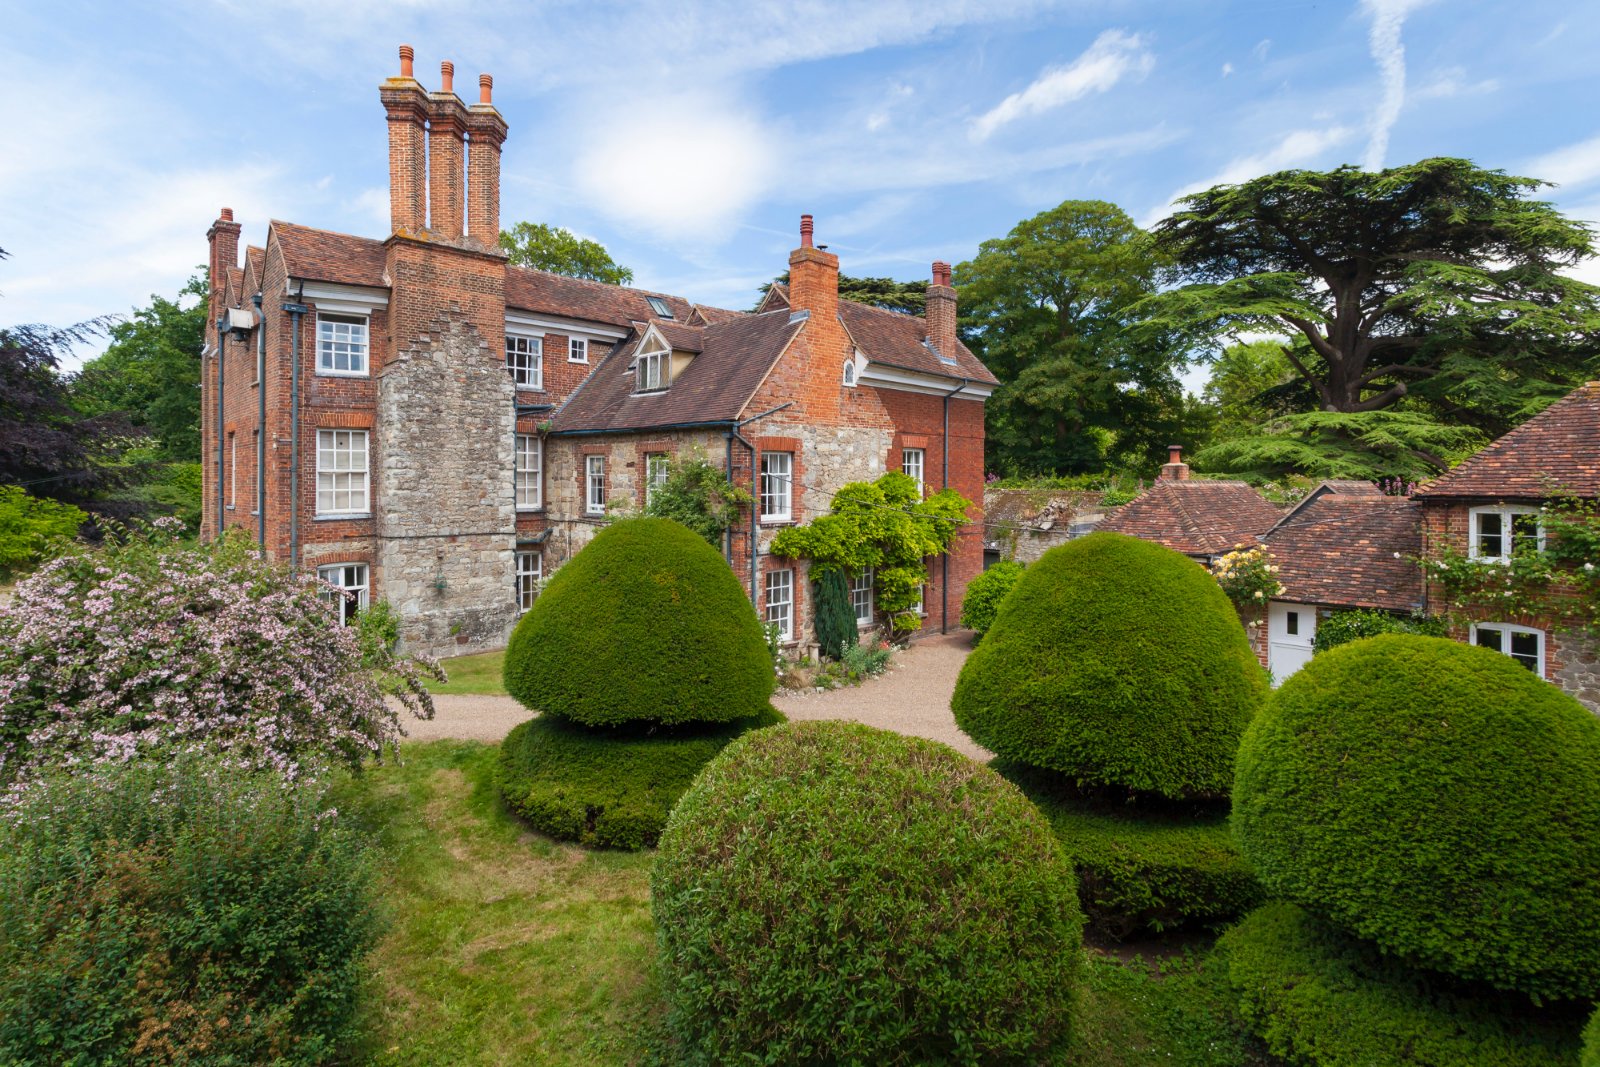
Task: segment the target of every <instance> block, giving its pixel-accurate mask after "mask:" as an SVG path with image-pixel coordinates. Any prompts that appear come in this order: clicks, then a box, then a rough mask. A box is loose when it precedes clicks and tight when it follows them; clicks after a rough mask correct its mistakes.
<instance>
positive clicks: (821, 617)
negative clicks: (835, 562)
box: [811, 570, 860, 660]
mask: <svg viewBox="0 0 1600 1067" xmlns="http://www.w3.org/2000/svg"><path fill="white" fill-rule="evenodd" d="M811 588H812V590H813V595H812V597H811V605H812V608H813V609H814V613H815V616H816V629H817V644H818V646H819V647H820V648H821V650H822V654H823V655H824V656H827V657H828V658H829V659H835V660H837V659H843V658H844V654H845V653H846V652H847V651H849V650H850V649H852V648H855V647H856V645H857V643H858V640H859V637H860V634H859V631H858V629H857V625H858V624H857V623H856V609H855V605H854V604H852V603H851V602H850V586H849V585H848V584H847V583H846V582H845V580H844V572H843V571H839V570H825V571H823V572H822V573H821V574H819V575H818V576H817V580H816V581H814V582H812V583H811Z"/></svg>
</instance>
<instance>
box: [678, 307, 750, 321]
mask: <svg viewBox="0 0 1600 1067" xmlns="http://www.w3.org/2000/svg"><path fill="white" fill-rule="evenodd" d="M748 314H750V313H749V312H748V311H732V310H730V309H728V308H714V307H708V306H706V305H705V304H696V305H695V306H694V310H693V311H691V312H690V313H689V325H690V326H717V325H720V324H721V323H724V322H732V321H733V320H734V319H739V318H743V317H744V316H746V315H748Z"/></svg>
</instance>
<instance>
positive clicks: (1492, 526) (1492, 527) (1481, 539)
mask: <svg viewBox="0 0 1600 1067" xmlns="http://www.w3.org/2000/svg"><path fill="white" fill-rule="evenodd" d="M1477 518H1478V555H1480V556H1488V557H1491V558H1492V557H1499V556H1503V555H1505V547H1504V538H1502V537H1501V533H1500V531H1501V519H1500V515H1499V513H1498V512H1493V511H1486V512H1481V513H1479V515H1478V516H1477Z"/></svg>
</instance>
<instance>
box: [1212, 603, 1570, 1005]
mask: <svg viewBox="0 0 1600 1067" xmlns="http://www.w3.org/2000/svg"><path fill="white" fill-rule="evenodd" d="M1233 825H1234V832H1235V834H1236V835H1237V836H1238V839H1239V842H1240V846H1241V848H1242V850H1243V852H1244V854H1245V856H1246V857H1247V858H1248V859H1249V860H1250V861H1251V863H1252V864H1253V865H1254V866H1255V869H1256V872H1257V874H1258V876H1259V877H1260V878H1261V880H1262V882H1263V884H1264V885H1265V886H1266V887H1267V890H1268V892H1269V893H1271V894H1272V895H1274V896H1279V897H1283V898H1285V899H1288V900H1291V901H1294V902H1295V903H1298V904H1301V905H1303V906H1304V907H1306V908H1307V909H1309V910H1311V911H1312V912H1314V913H1316V914H1318V915H1319V916H1321V917H1323V918H1325V919H1327V920H1329V921H1331V922H1333V923H1334V924H1336V925H1338V926H1340V927H1343V928H1345V929H1348V930H1350V931H1351V932H1352V933H1354V934H1356V935H1358V936H1360V937H1364V938H1368V939H1370V940H1372V941H1374V942H1376V943H1377V944H1378V945H1379V946H1381V947H1382V948H1383V949H1384V950H1386V951H1388V952H1390V953H1392V954H1394V955H1396V956H1399V957H1402V958H1404V959H1406V960H1408V961H1409V962H1411V963H1412V964H1414V965H1417V966H1423V967H1428V968H1431V969H1435V970H1439V971H1443V972H1446V973H1448V974H1453V975H1457V976H1459V977H1461V978H1465V979H1472V980H1477V981H1482V982H1486V983H1488V984H1490V985H1493V986H1494V987H1496V988H1498V989H1503V990H1516V991H1520V992H1523V993H1526V994H1528V995H1530V996H1532V997H1535V998H1560V997H1586V998H1590V999H1593V998H1594V997H1595V996H1596V995H1597V994H1600V877H1597V874H1600V720H1597V719H1596V718H1595V717H1594V716H1593V715H1592V714H1590V713H1589V712H1588V711H1586V710H1584V708H1583V707H1582V705H1580V704H1579V703H1578V702H1577V701H1576V700H1574V699H1573V698H1572V697H1570V696H1568V695H1567V694H1565V693H1563V692H1562V691H1561V690H1559V689H1557V688H1556V687H1555V686H1553V685H1550V684H1549V683H1547V682H1545V681H1543V680H1541V679H1539V678H1537V677H1535V676H1534V675H1533V674H1532V673H1531V672H1529V671H1527V670H1526V669H1524V668H1523V667H1522V665H1521V664H1519V663H1517V662H1516V661H1515V660H1513V659H1511V658H1510V657H1509V656H1503V655H1501V654H1499V653H1497V652H1492V651H1490V650H1488V649H1483V648H1477V647H1474V646H1471V645H1464V644H1458V643H1456V642H1454V641H1447V640H1444V639H1442V638H1436V637H1416V636H1411V635H1401V634H1390V635H1385V636H1379V637H1373V638H1368V639H1367V640H1364V641H1357V642H1353V643H1351V644H1348V645H1344V646H1342V647H1340V648H1336V649H1333V650H1331V651H1329V652H1325V653H1323V654H1321V655H1319V656H1316V657H1315V658H1313V659H1312V660H1311V662H1310V663H1309V664H1307V665H1306V666H1305V667H1303V668H1302V669H1301V670H1299V671H1298V672H1296V673H1295V674H1294V675H1293V676H1292V677H1291V678H1289V679H1288V681H1286V682H1285V683H1284V684H1283V687H1282V688H1281V689H1279V690H1278V691H1277V693H1276V694H1275V696H1274V697H1273V699H1272V701H1271V702H1270V703H1269V704H1268V708H1267V711H1266V712H1265V713H1264V714H1263V715H1262V716H1261V717H1260V718H1259V719H1258V720H1257V721H1256V722H1255V723H1254V724H1253V725H1252V726H1251V728H1250V730H1249V732H1248V733H1247V734H1246V735H1245V739H1244V743H1243V745H1242V746H1241V748H1240V750H1239V766H1238V780H1237V784H1236V785H1235V788H1234V794H1233Z"/></svg>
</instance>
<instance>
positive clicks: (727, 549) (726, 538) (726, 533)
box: [722, 422, 738, 567]
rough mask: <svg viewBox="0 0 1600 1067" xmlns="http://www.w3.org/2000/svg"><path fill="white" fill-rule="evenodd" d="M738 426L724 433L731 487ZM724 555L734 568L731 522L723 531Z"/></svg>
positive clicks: (733, 424) (730, 424)
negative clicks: (736, 428) (734, 442)
mask: <svg viewBox="0 0 1600 1067" xmlns="http://www.w3.org/2000/svg"><path fill="white" fill-rule="evenodd" d="M736 426H738V423H736V422H730V423H728V428H727V429H726V430H724V431H723V433H722V440H723V443H724V444H726V445H727V446H728V447H727V457H728V484H729V485H732V484H733V433H734V427H736ZM722 554H723V556H725V557H726V558H727V560H728V566H730V567H731V566H733V524H732V523H731V522H730V523H729V524H728V528H727V529H726V530H723V531H722Z"/></svg>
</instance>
